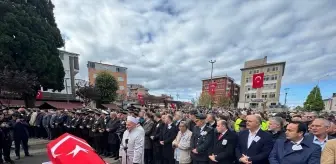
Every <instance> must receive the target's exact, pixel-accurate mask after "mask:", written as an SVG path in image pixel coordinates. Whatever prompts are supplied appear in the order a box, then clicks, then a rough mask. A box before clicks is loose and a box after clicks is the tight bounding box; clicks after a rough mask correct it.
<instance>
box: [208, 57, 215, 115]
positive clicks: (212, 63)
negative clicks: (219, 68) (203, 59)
mask: <svg viewBox="0 0 336 164" xmlns="http://www.w3.org/2000/svg"><path fill="white" fill-rule="evenodd" d="M209 63H211V75H210V79H211V80H210V83H209V87H208V88H209V89H210V84H211V83H212V72H213V65H214V63H216V60H210V61H209ZM210 100H211V101H210V109H212V97H211V99H210Z"/></svg>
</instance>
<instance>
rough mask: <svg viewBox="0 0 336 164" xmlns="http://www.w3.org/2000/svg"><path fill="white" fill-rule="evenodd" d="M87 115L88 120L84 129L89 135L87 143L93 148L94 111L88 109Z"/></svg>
mask: <svg viewBox="0 0 336 164" xmlns="http://www.w3.org/2000/svg"><path fill="white" fill-rule="evenodd" d="M88 113H89V120H88V123H87V124H86V129H87V131H88V133H89V136H88V141H87V142H88V143H89V144H90V145H91V146H92V147H94V144H93V137H94V132H93V131H92V125H93V124H94V122H95V120H96V119H95V111H94V110H92V109H89V110H88Z"/></svg>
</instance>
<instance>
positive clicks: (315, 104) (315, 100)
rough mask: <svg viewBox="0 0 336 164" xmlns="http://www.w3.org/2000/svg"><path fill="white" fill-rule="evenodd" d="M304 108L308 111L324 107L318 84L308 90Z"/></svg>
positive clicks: (319, 109)
mask: <svg viewBox="0 0 336 164" xmlns="http://www.w3.org/2000/svg"><path fill="white" fill-rule="evenodd" d="M304 108H305V109H306V110H308V111H321V110H323V109H324V103H323V100H322V96H321V92H320V88H319V87H318V86H315V87H314V88H313V90H312V91H310V93H309V95H308V97H307V99H306V101H305V102H304Z"/></svg>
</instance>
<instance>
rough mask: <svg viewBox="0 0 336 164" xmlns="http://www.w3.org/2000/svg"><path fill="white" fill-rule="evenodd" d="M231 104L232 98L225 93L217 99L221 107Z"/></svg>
mask: <svg viewBox="0 0 336 164" xmlns="http://www.w3.org/2000/svg"><path fill="white" fill-rule="evenodd" d="M230 104H231V100H230V98H228V97H226V96H224V95H222V96H220V97H219V98H218V100H217V106H219V107H229V106H230Z"/></svg>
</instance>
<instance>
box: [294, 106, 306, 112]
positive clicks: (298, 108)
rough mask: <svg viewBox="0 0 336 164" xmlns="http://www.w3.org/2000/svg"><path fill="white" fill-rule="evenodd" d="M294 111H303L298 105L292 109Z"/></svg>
mask: <svg viewBox="0 0 336 164" xmlns="http://www.w3.org/2000/svg"><path fill="white" fill-rule="evenodd" d="M294 110H298V111H302V110H304V108H302V106H300V105H298V106H296V107H295V108H294Z"/></svg>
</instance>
